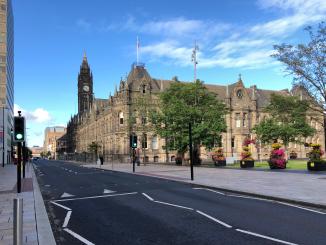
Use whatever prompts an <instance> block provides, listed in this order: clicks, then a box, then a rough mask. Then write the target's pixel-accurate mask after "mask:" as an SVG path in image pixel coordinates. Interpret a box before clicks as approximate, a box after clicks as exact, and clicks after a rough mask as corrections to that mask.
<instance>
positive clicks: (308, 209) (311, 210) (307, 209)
mask: <svg viewBox="0 0 326 245" xmlns="http://www.w3.org/2000/svg"><path fill="white" fill-rule="evenodd" d="M276 203H279V204H283V205H286V206H290V207H295V208H299V209H303V210H306V211H310V212H313V213H317V214H326V213H324V212H321V211H317V210H314V209H310V208H304V207H301V206H297V205H293V204H290V203H286V202H279V201H276Z"/></svg>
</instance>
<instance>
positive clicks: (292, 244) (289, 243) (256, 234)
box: [235, 229, 298, 245]
mask: <svg viewBox="0 0 326 245" xmlns="http://www.w3.org/2000/svg"><path fill="white" fill-rule="evenodd" d="M235 230H236V231H239V232H242V233H245V234H248V235H252V236H256V237H261V238H265V239H267V240H271V241H274V242H279V243H283V244H288V245H298V244H296V243H292V242H286V241H283V240H279V239H276V238H273V237H269V236H264V235H260V234H258V233H255V232H251V231H245V230H241V229H235Z"/></svg>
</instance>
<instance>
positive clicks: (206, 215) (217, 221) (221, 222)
mask: <svg viewBox="0 0 326 245" xmlns="http://www.w3.org/2000/svg"><path fill="white" fill-rule="evenodd" d="M196 212H197V213H199V214H201V215H203V216H205V217H206V218H209V219H210V220H213V221H215V222H216V223H219V224H220V225H223V226H225V227H226V228H232V226H231V225H228V224H227V223H224V222H223V221H221V220H218V219H216V218H214V217H212V216H210V215H208V214H206V213H204V212H202V211H199V210H196Z"/></svg>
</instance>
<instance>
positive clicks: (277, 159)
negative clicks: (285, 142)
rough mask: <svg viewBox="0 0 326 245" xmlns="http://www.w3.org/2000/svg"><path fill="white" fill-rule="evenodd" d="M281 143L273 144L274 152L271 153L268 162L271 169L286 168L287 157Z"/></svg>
mask: <svg viewBox="0 0 326 245" xmlns="http://www.w3.org/2000/svg"><path fill="white" fill-rule="evenodd" d="M281 146H282V145H281V144H279V143H274V144H272V148H273V150H272V152H271V154H270V158H269V160H268V164H269V167H270V169H285V168H286V163H287V161H286V159H285V152H284V150H283V149H281Z"/></svg>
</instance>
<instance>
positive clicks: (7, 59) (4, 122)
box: [0, 0, 14, 164]
mask: <svg viewBox="0 0 326 245" xmlns="http://www.w3.org/2000/svg"><path fill="white" fill-rule="evenodd" d="M13 116H14V17H13V11H12V5H11V0H0V153H1V154H0V163H1V164H2V163H3V162H4V163H9V162H11V157H10V156H11V153H12V152H13V151H12V143H11V142H12V138H11V130H12V128H13Z"/></svg>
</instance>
